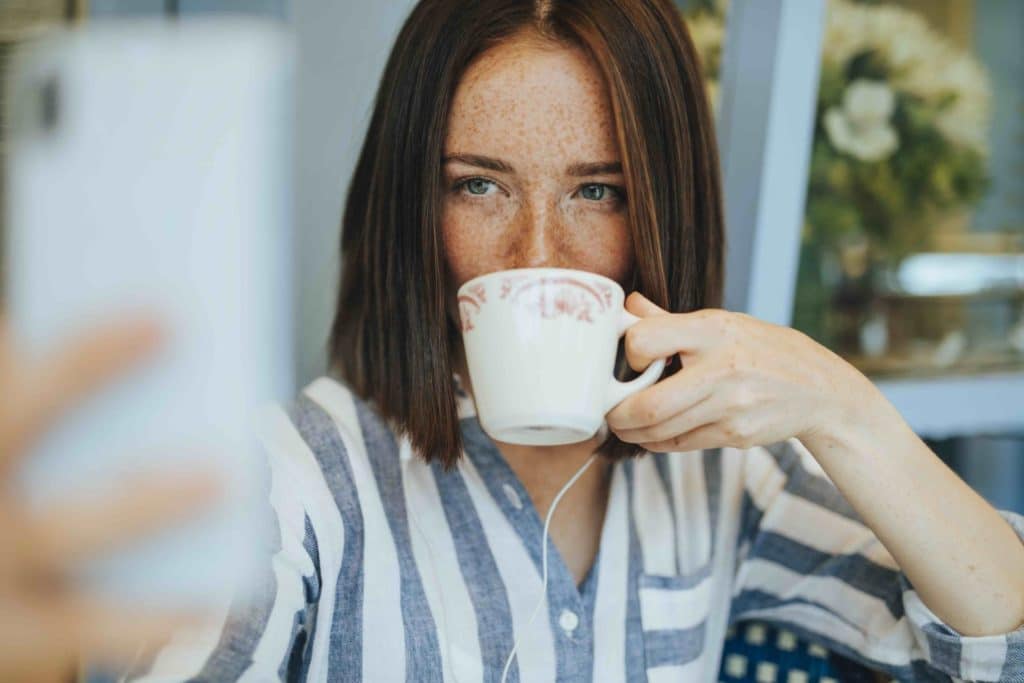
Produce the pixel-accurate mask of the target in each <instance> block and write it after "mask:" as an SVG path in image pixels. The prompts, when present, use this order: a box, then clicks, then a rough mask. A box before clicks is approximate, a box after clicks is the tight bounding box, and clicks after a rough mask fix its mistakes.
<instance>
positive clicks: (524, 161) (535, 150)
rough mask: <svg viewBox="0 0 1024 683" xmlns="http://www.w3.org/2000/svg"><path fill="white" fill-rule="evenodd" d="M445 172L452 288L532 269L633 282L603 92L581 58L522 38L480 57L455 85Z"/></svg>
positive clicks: (446, 236) (571, 51)
mask: <svg viewBox="0 0 1024 683" xmlns="http://www.w3.org/2000/svg"><path fill="white" fill-rule="evenodd" d="M442 172H443V179H442V182H443V188H444V201H443V212H442V226H443V233H444V243H445V256H446V259H447V262H448V266H449V269H450V274H451V276H452V277H453V278H454V280H455V281H454V283H453V284H454V287H455V288H456V289H457V288H458V287H459V286H461V285H462V284H463V283H465V282H467V281H468V280H470V279H472V278H474V277H476V276H477V275H482V274H484V273H490V272H493V271H496V270H505V269H509V268H527V267H564V268H577V269H580V270H587V271H591V272H596V273H600V274H602V275H605V276H607V277H610V278H612V279H614V280H616V281H617V282H619V283H620V284H623V285H624V286H625V285H626V284H627V283H626V277H627V276H628V275H629V274H630V269H631V265H632V261H633V245H632V241H631V238H630V235H629V230H628V226H627V224H626V215H627V214H626V201H625V177H624V176H623V174H622V169H621V157H620V156H619V151H618V145H617V144H616V142H615V137H614V129H613V123H612V113H611V105H610V103H609V100H608V94H607V90H606V88H605V86H604V82H603V79H602V77H601V76H600V73H599V72H598V71H597V69H596V67H595V66H594V65H593V64H592V63H591V62H590V61H589V59H588V58H587V56H586V55H585V53H583V52H582V51H579V50H577V49H571V48H565V47H553V46H550V45H548V44H544V43H539V42H538V41H537V40H536V39H533V38H531V37H520V38H515V39H512V40H509V41H507V42H505V43H503V44H501V45H500V46H498V47H496V48H494V49H492V50H490V51H488V52H486V53H484V54H483V55H481V57H480V58H479V59H478V60H477V61H476V62H474V64H473V65H472V66H471V67H470V68H469V69H468V71H467V72H466V74H465V76H464V77H463V79H462V81H461V82H460V84H459V86H458V88H457V89H456V92H455V98H454V101H453V106H452V111H451V114H450V117H449V122H448V133H447V138H446V139H445V146H444V162H443V169H442Z"/></svg>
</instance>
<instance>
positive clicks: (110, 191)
mask: <svg viewBox="0 0 1024 683" xmlns="http://www.w3.org/2000/svg"><path fill="white" fill-rule="evenodd" d="M292 63H293V57H292V44H291V40H290V38H289V36H288V34H287V32H286V31H285V29H284V27H283V25H281V24H277V23H272V22H263V21H259V20H252V19H249V20H244V21H243V20H226V19H201V20H194V21H179V22H164V21H158V20H153V19H149V20H117V21H113V22H109V23H91V24H88V25H86V26H85V27H84V28H80V29H73V30H67V31H62V32H60V33H57V34H55V35H52V36H49V37H47V38H45V39H43V40H41V41H39V42H38V43H37V44H35V45H33V46H31V48H30V49H28V50H26V51H25V52H24V53H23V54H21V55H19V56H18V58H17V59H16V61H15V66H14V71H13V73H12V74H11V77H10V84H9V91H8V94H7V98H6V100H7V102H8V103H9V105H8V106H9V110H8V120H9V121H10V122H11V130H10V146H9V155H8V168H7V178H8V206H7V209H8V213H7V227H8V231H9V235H8V238H9V242H8V249H7V259H8V269H7V270H8V277H9V280H8V287H7V297H8V308H9V311H8V313H9V316H10V319H11V323H12V328H13V331H14V332H15V334H16V336H17V338H18V340H19V341H20V342H21V343H22V344H23V345H24V348H27V349H42V348H44V347H46V346H49V345H52V344H53V343H54V342H56V341H58V340H59V339H61V338H63V337H64V336H65V335H67V334H68V333H70V332H72V331H73V330H77V329H82V328H83V327H87V326H88V325H89V324H90V323H92V322H95V321H98V320H105V319H109V317H110V316H112V315H114V314H116V313H118V312H119V311H124V310H133V309H136V308H145V309H147V310H153V311H155V312H157V313H159V314H160V315H161V316H162V318H163V320H164V321H166V324H167V327H168V328H169V331H170V335H171V336H170V338H169V340H168V342H167V343H166V344H165V345H164V346H163V348H162V350H161V351H160V353H158V355H157V356H155V357H154V359H153V361H152V362H151V363H149V364H148V365H144V366H139V368H138V369H137V370H135V371H132V372H130V373H129V374H127V375H125V376H124V377H123V378H122V379H120V380H118V381H116V382H114V383H113V384H111V385H110V386H109V388H107V389H105V390H104V391H102V392H101V393H99V394H97V395H96V396H95V397H93V398H91V399H89V400H88V401H86V402H85V403H83V404H81V405H80V406H78V407H77V409H75V410H74V411H73V412H72V413H71V414H70V415H68V416H67V417H66V419H64V420H62V421H61V422H60V423H59V425H57V427H56V429H54V430H53V431H52V432H50V433H49V434H48V435H46V436H45V438H44V440H43V441H42V442H41V444H40V447H39V448H38V449H37V450H36V451H35V452H34V453H33V454H31V456H30V457H28V458H26V459H25V461H24V463H25V467H24V469H23V471H22V472H21V473H20V475H21V476H20V479H19V483H20V484H21V485H22V486H23V489H24V492H25V493H26V494H27V496H28V497H29V500H30V501H31V502H32V503H33V504H36V505H40V506H42V505H46V504H48V503H51V502H53V501H56V500H60V499H62V498H65V497H69V496H72V495H78V494H81V493H85V492H88V491H90V490H91V491H93V492H95V493H100V494H101V495H106V494H105V493H103V492H105V491H109V490H110V489H109V487H110V486H112V485H114V486H115V487H116V485H117V482H118V481H119V480H120V477H121V475H123V474H125V473H128V472H135V471H138V470H145V469H148V468H149V467H150V466H159V467H169V466H181V467H183V468H188V467H192V466H195V464H196V463H201V464H203V465H210V466H213V467H216V468H219V469H220V471H222V472H223V473H224V475H225V477H226V479H227V483H228V489H227V495H226V498H225V503H224V504H222V505H220V506H218V507H216V508H214V509H213V510H211V511H210V512H208V513H207V514H205V515H203V516H200V517H196V518H195V519H193V520H192V521H189V522H187V523H185V524H183V525H181V526H179V527H177V528H175V529H173V530H170V531H166V532H163V533H161V534H160V535H158V536H154V537H152V538H150V539H147V540H145V541H143V542H140V543H138V544H136V545H134V546H130V547H126V548H124V549H122V550H120V551H118V552H112V553H110V554H109V555H107V556H105V557H103V558H97V560H96V561H94V562H91V563H90V564H89V565H87V567H85V569H84V573H85V576H86V577H87V579H88V581H89V582H90V583H89V585H90V586H93V587H94V588H95V589H96V590H97V591H98V592H99V593H100V594H102V595H105V596H114V597H117V598H124V599H129V600H132V601H134V602H136V603H138V602H143V603H147V604H154V605H158V606H159V605H162V604H172V605H176V606H181V605H189V604H200V605H202V604H207V603H208V602H209V601H210V600H211V599H222V598H223V596H224V594H225V592H230V591H234V590H236V589H237V590H240V591H243V592H244V591H246V590H248V589H249V588H251V587H252V586H253V585H254V581H255V579H256V577H257V575H258V572H260V571H268V570H269V560H268V558H269V555H268V554H267V553H268V550H267V549H268V547H270V546H269V545H268V544H272V542H273V537H274V529H273V528H272V517H269V515H268V514H267V512H268V510H269V508H267V500H268V496H267V491H266V486H267V472H266V458H265V455H264V454H263V453H262V452H261V450H260V448H259V445H258V441H257V439H256V438H255V437H256V432H255V427H256V426H257V425H256V420H257V419H258V417H257V416H258V411H259V410H260V409H261V407H265V406H266V405H267V404H268V403H269V402H270V401H280V400H287V399H288V398H290V397H291V395H292V391H293V390H294V386H293V378H292V372H293V370H292V369H293V362H292V353H291V322H292V315H291V306H292V296H291V291H292V289H291V282H292V278H291V272H290V270H291V235H290V223H291V215H292V214H291V206H290V202H291V188H290V177H291V170H292V159H291V138H292V113H291V111H292V94H291V86H292ZM9 398H10V397H4V400H8V399H9ZM114 490H116V488H115V489H114Z"/></svg>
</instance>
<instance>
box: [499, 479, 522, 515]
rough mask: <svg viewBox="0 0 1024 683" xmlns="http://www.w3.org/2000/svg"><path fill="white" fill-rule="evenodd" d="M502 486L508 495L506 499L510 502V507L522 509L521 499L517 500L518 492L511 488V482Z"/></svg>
mask: <svg viewBox="0 0 1024 683" xmlns="http://www.w3.org/2000/svg"><path fill="white" fill-rule="evenodd" d="M502 488H503V489H504V490H505V495H506V496H508V500H509V502H510V503H512V507H514V508H515V509H516V510H522V509H523V501H521V500H519V494H518V493H516V490H515V489H514V488H512V485H511V484H503V485H502Z"/></svg>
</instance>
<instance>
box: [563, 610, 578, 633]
mask: <svg viewBox="0 0 1024 683" xmlns="http://www.w3.org/2000/svg"><path fill="white" fill-rule="evenodd" d="M579 624H580V618H579V617H577V616H576V613H575V612H571V611H569V610H567V609H564V610H562V613H561V614H560V615H559V616H558V625H559V626H561V627H562V630H563V631H565V632H566V633H572V632H573V631H575V630H576V627H577V626H579Z"/></svg>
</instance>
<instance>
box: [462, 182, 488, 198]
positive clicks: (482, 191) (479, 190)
mask: <svg viewBox="0 0 1024 683" xmlns="http://www.w3.org/2000/svg"><path fill="white" fill-rule="evenodd" d="M493 184H494V183H493V182H491V181H490V180H487V179H485V178H468V179H467V180H464V181H462V182H461V183H459V184H458V185H457V186H456V187H458V188H462V187H465V188H466V189H467V190H469V194H471V195H476V196H478V197H481V196H484V195H486V194H487V187H488V186H489V185H493Z"/></svg>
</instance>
